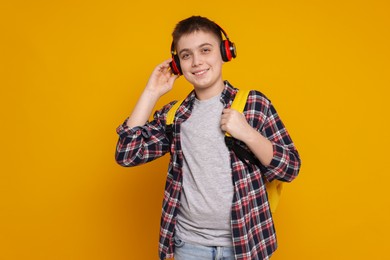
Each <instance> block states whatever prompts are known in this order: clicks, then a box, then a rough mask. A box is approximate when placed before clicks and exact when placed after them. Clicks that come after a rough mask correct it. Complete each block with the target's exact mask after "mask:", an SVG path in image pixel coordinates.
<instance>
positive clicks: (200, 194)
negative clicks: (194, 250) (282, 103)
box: [176, 95, 233, 246]
mask: <svg viewBox="0 0 390 260" xmlns="http://www.w3.org/2000/svg"><path fill="white" fill-rule="evenodd" d="M222 110H223V104H222V102H221V101H220V95H218V96H215V97H212V98H210V99H208V100H195V104H194V107H193V110H192V113H191V116H190V118H189V119H187V120H186V121H185V122H184V123H182V125H181V135H180V137H181V145H182V149H183V154H184V163H183V189H182V193H181V199H180V202H181V206H180V210H179V213H178V222H177V225H176V235H177V236H178V237H180V239H182V240H183V241H185V242H188V243H195V244H200V245H205V246H232V238H231V237H232V236H231V228H230V215H231V207H232V199H233V182H232V170H231V166H230V157H229V151H228V149H227V147H226V145H225V141H224V133H223V132H222V130H221V128H220V121H221V114H222Z"/></svg>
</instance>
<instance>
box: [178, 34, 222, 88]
mask: <svg viewBox="0 0 390 260" xmlns="http://www.w3.org/2000/svg"><path fill="white" fill-rule="evenodd" d="M176 49H177V55H178V56H179V58H180V66H181V70H182V72H183V76H184V77H185V78H186V79H187V80H188V81H189V82H190V83H191V84H192V85H193V86H194V88H195V90H199V91H201V90H206V89H210V90H215V91H214V92H216V93H217V91H222V89H223V80H222V64H223V61H222V57H221V52H220V40H219V39H218V37H217V36H215V35H214V34H213V33H210V32H204V31H201V30H200V31H195V32H193V33H191V34H186V35H183V36H182V37H181V38H180V39H179V41H178V42H177V45H176ZM221 88H222V89H221ZM216 93H215V94H216Z"/></svg>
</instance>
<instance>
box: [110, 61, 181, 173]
mask: <svg viewBox="0 0 390 260" xmlns="http://www.w3.org/2000/svg"><path fill="white" fill-rule="evenodd" d="M170 61H171V59H169V60H166V61H164V62H163V63H161V64H160V65H158V66H157V67H156V68H155V69H154V70H153V72H152V74H151V76H150V78H149V81H148V84H147V85H146V87H145V89H144V91H143V93H142V94H141V97H140V98H139V100H138V102H137V104H136V105H135V107H134V109H133V112H132V113H131V116H130V117H129V118H128V119H127V120H126V122H125V123H124V124H122V125H120V126H119V127H118V128H117V133H118V134H119V140H118V143H117V146H116V153H115V159H116V161H117V163H118V164H120V165H122V166H136V165H140V164H143V163H146V162H149V161H152V160H154V159H156V158H158V157H160V156H162V155H164V154H165V153H166V152H167V151H168V148H169V141H168V139H167V138H166V135H165V126H164V124H162V123H161V120H160V119H161V118H162V116H163V114H164V113H166V111H167V109H169V107H170V106H171V104H168V105H167V106H165V107H164V108H163V109H161V110H160V111H157V112H156V113H155V115H154V120H153V121H151V122H148V123H147V121H148V119H149V117H150V114H151V113H152V111H153V108H154V106H155V105H156V102H157V101H158V99H159V98H160V97H161V96H162V95H164V94H165V93H167V92H168V91H170V90H171V89H172V86H173V83H174V81H175V80H176V78H177V76H176V75H173V74H172V73H171V72H170V70H169V62H170Z"/></svg>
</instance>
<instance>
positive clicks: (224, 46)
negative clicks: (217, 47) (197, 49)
mask: <svg viewBox="0 0 390 260" xmlns="http://www.w3.org/2000/svg"><path fill="white" fill-rule="evenodd" d="M221 56H222V60H223V61H230V60H231V59H233V58H235V57H236V46H235V45H234V43H232V42H230V41H228V40H223V41H222V42H221Z"/></svg>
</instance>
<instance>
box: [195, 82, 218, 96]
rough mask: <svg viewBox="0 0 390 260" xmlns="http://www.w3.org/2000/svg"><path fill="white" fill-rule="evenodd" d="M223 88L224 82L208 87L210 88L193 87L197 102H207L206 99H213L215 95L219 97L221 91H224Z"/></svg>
mask: <svg viewBox="0 0 390 260" xmlns="http://www.w3.org/2000/svg"><path fill="white" fill-rule="evenodd" d="M224 88H225V83H224V81H221V82H219V83H218V84H216V85H215V86H213V87H210V88H196V87H194V89H195V94H196V98H197V99H199V100H207V99H210V98H212V97H215V96H216V95H220V94H221V93H222V91H223V90H224Z"/></svg>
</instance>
